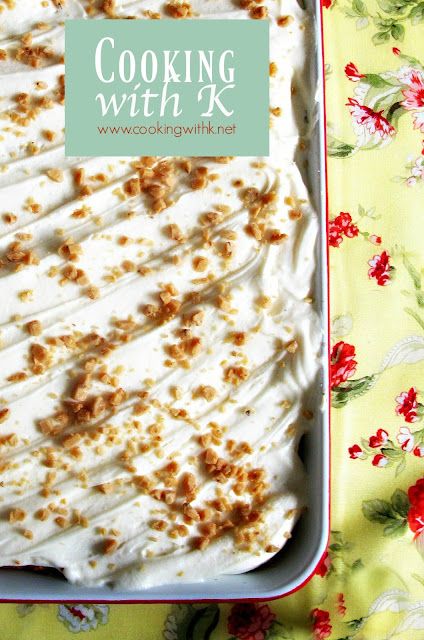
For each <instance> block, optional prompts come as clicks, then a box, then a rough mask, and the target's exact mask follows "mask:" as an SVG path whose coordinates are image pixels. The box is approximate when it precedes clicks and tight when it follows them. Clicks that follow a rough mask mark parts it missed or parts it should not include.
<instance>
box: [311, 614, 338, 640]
mask: <svg viewBox="0 0 424 640" xmlns="http://www.w3.org/2000/svg"><path fill="white" fill-rule="evenodd" d="M311 615H312V629H313V634H314V639H315V640H325V639H326V638H328V637H329V636H330V635H331V632H332V630H333V629H332V626H331V624H330V614H329V613H328V611H323V609H314V610H313V611H312V614H311Z"/></svg>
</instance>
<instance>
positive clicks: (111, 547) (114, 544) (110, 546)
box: [103, 538, 118, 555]
mask: <svg viewBox="0 0 424 640" xmlns="http://www.w3.org/2000/svg"><path fill="white" fill-rule="evenodd" d="M117 548H118V541H117V540H114V538H106V540H105V541H104V542H103V553H104V554H105V555H110V554H111V553H113V552H114V551H116V549H117Z"/></svg>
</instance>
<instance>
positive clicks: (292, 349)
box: [286, 340, 299, 353]
mask: <svg viewBox="0 0 424 640" xmlns="http://www.w3.org/2000/svg"><path fill="white" fill-rule="evenodd" d="M298 347H299V344H298V342H297V340H291V341H290V342H288V343H287V344H286V349H287V351H288V352H289V353H296V351H297V349H298Z"/></svg>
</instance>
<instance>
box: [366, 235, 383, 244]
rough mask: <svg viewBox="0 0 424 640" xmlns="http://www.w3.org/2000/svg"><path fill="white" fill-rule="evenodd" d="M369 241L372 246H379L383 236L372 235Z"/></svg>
mask: <svg viewBox="0 0 424 640" xmlns="http://www.w3.org/2000/svg"><path fill="white" fill-rule="evenodd" d="M368 240H369V241H370V242H371V243H372V244H376V245H379V244H381V236H376V235H374V234H372V235H370V236H369V237H368Z"/></svg>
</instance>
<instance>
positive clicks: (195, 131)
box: [65, 19, 269, 156]
mask: <svg viewBox="0 0 424 640" xmlns="http://www.w3.org/2000/svg"><path fill="white" fill-rule="evenodd" d="M65 37H66V49H65V62H66V66H65V68H66V74H65V78H66V94H65V95H66V97H65V152H66V155H68V156H109V155H110V156H118V155H119V156H121V155H122V156H132V155H145V156H152V155H161V156H163V155H189V156H222V155H233V156H250V155H252V156H256V155H258V156H261V155H264V156H266V155H268V153H269V25H268V22H267V21H261V20H257V21H256V20H178V21H177V20H171V19H165V20H67V21H66V32H65ZM103 39H105V40H103ZM102 40H103V45H102V47H101V55H100V47H99V42H101V41H102ZM96 50H97V51H98V69H100V75H101V77H102V79H103V80H104V81H105V82H103V81H102V79H101V78H99V77H98V74H97V73H96V64H95V61H96ZM124 51H127V53H123V52H124ZM164 51H168V52H169V53H168V54H164ZM175 51H178V52H179V53H178V54H175ZM187 51H191V52H192V53H191V54H187V53H186V52H187ZM199 51H203V52H204V54H203V58H201V59H200V58H199V54H198V52H199ZM210 51H213V55H212V56H211V54H210V53H209V52H210ZM224 51H230V52H233V53H227V54H226V55H225V56H224V57H223V58H222V66H221V69H220V66H219V61H220V57H221V56H222V55H223V52H224ZM146 52H148V53H146ZM165 55H168V59H169V60H171V61H172V64H171V65H166V60H165ZM120 60H121V73H120ZM155 61H156V62H155ZM205 61H206V63H205ZM166 68H167V69H168V77H166V76H165V72H166ZM231 68H233V69H234V78H232V76H231ZM200 70H201V71H202V75H201V77H200ZM220 71H221V73H220ZM208 72H209V73H210V74H212V80H210V77H209V75H208ZM177 77H179V79H180V82H175V80H176V78H177ZM165 80H168V82H165ZM186 80H187V81H186ZM189 80H191V82H189ZM106 81H107V82H106ZM165 85H166V86H165ZM211 85H215V88H214V87H211ZM231 85H234V86H231ZM202 88H203V92H201V93H200V94H199V91H201V90H202ZM221 90H222V91H221ZM220 91H221V93H219V92H220ZM213 92H215V93H213ZM112 94H115V98H116V105H117V106H118V107H119V106H120V105H121V108H120V110H117V112H116V113H113V110H112V106H113V105H112V106H109V110H108V111H107V112H106V113H105V114H104V115H102V111H101V108H102V100H103V103H104V104H103V106H107V105H109V101H110V99H111V97H112ZM174 94H178V104H177V101H176V99H175V98H172V95H174ZM211 95H212V97H213V96H214V95H215V96H216V95H218V101H215V102H214V101H213V100H212V101H211ZM101 96H103V98H102V97H101ZM124 96H125V98H124ZM155 96H157V97H155ZM170 96H171V97H170ZM166 98H170V99H169V100H168V102H167V103H166V102H165V100H166ZM161 101H162V102H163V104H162V107H163V112H162V114H161V113H160V107H161ZM218 103H220V104H221V105H222V108H221V107H220V106H219V104H218ZM210 105H211V106H212V109H209V110H208V107H209V106H210ZM177 107H178V109H177V110H180V111H181V113H180V114H177V111H176V110H175V109H176V108H177ZM131 109H132V111H131ZM137 110H138V111H139V113H137ZM223 110H224V112H223ZM231 111H232V112H233V113H232V114H231V115H228V114H229V113H230V112H231ZM205 113H206V116H205V115H202V114H205ZM112 127H113V128H114V129H111V128H112ZM165 127H168V128H167V129H166V128H165ZM184 127H185V129H184ZM113 131H115V133H113ZM102 132H103V133H102Z"/></svg>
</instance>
